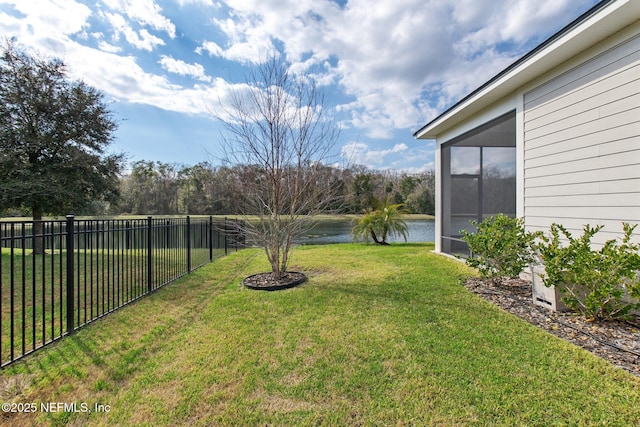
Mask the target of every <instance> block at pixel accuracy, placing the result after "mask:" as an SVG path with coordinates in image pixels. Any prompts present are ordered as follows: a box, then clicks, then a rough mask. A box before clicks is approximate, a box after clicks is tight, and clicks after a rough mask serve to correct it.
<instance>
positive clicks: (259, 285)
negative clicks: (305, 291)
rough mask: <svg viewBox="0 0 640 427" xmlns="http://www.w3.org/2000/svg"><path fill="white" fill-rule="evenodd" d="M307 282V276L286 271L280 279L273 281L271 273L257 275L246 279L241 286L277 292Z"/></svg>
mask: <svg viewBox="0 0 640 427" xmlns="http://www.w3.org/2000/svg"><path fill="white" fill-rule="evenodd" d="M306 280H307V276H305V275H304V274H303V273H299V272H297V271H287V272H285V273H283V274H282V278H280V279H275V278H274V277H273V274H272V273H259V274H254V275H253V276H249V277H246V278H245V279H244V280H243V281H242V284H243V285H244V286H245V287H247V288H249V289H255V290H258V291H278V290H282V289H289V288H293V287H294V286H298V285H300V284H301V283H304V282H305V281H306Z"/></svg>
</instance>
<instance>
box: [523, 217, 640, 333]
mask: <svg viewBox="0 0 640 427" xmlns="http://www.w3.org/2000/svg"><path fill="white" fill-rule="evenodd" d="M635 228H636V226H635V225H634V226H631V225H629V224H626V223H624V224H623V229H624V236H623V238H622V240H621V241H620V242H619V241H618V240H617V239H612V240H609V241H607V242H606V243H605V244H604V245H603V246H602V248H601V249H599V250H595V249H593V248H592V243H591V240H592V238H593V236H594V235H595V234H596V233H598V232H599V231H600V230H601V229H602V226H600V225H599V226H596V227H591V226H589V225H585V226H584V230H583V234H582V236H581V237H579V238H574V237H573V236H572V235H571V233H569V231H567V229H566V228H564V227H563V226H561V225H558V224H553V225H552V226H551V237H550V238H548V237H545V238H543V240H542V243H540V244H538V245H537V246H536V247H537V250H538V251H539V253H540V256H541V258H542V261H543V262H544V267H545V274H544V276H543V280H544V284H545V286H552V285H553V286H555V287H557V288H558V290H559V291H560V293H561V294H562V295H563V296H562V300H563V301H564V302H565V303H566V304H567V306H569V307H570V308H571V309H573V310H575V311H577V312H579V313H582V314H583V315H584V316H585V317H587V318H588V319H591V320H595V321H601V320H608V319H615V318H623V317H624V316H625V315H627V314H628V313H629V311H630V310H633V309H636V308H640V304H637V303H630V302H628V301H625V299H624V297H625V294H626V293H628V294H629V295H631V296H632V297H635V298H638V297H640V278H639V276H638V271H639V270H640V254H639V253H638V249H639V245H638V244H634V243H632V242H631V235H632V233H633V230H634V229H635ZM563 241H565V242H568V243H565V244H563Z"/></svg>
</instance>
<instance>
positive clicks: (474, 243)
mask: <svg viewBox="0 0 640 427" xmlns="http://www.w3.org/2000/svg"><path fill="white" fill-rule="evenodd" d="M471 224H473V225H474V226H475V227H477V231H476V232H475V233H470V232H468V231H466V230H461V231H460V232H461V233H462V239H463V240H464V241H465V242H467V245H469V250H470V251H471V254H472V256H471V257H470V258H467V261H466V262H467V264H468V265H470V266H472V267H475V268H477V269H478V270H479V271H480V273H481V274H482V275H483V276H484V277H489V278H492V279H494V280H496V279H498V278H500V277H505V276H506V277H516V276H518V275H519V274H520V273H521V272H522V270H523V269H524V268H525V267H526V266H527V265H529V264H531V263H532V262H533V261H534V255H533V250H532V245H533V242H534V241H535V239H536V237H537V236H538V234H539V233H529V232H527V231H525V229H524V220H523V219H522V218H511V217H508V216H506V215H504V214H498V215H497V216H495V217H489V218H486V219H485V220H484V221H482V222H481V223H478V222H477V221H471Z"/></svg>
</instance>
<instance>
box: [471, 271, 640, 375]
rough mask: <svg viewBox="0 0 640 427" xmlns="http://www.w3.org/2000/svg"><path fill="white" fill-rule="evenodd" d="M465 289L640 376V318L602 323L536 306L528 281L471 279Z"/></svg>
mask: <svg viewBox="0 0 640 427" xmlns="http://www.w3.org/2000/svg"><path fill="white" fill-rule="evenodd" d="M465 287H466V288H467V289H469V290H470V291H471V292H474V293H476V294H479V295H481V296H482V297H483V298H484V299H486V300H487V301H490V302H492V303H494V304H496V305H497V306H499V307H501V308H502V309H503V310H506V311H508V312H510V313H512V314H514V315H516V316H518V317H520V318H522V319H524V320H526V321H528V322H529V323H531V324H533V325H535V326H538V327H540V328H542V329H544V330H546V331H548V332H550V333H552V334H554V335H556V336H558V337H560V338H562V339H565V340H567V341H569V342H571V343H573V344H575V345H577V346H580V347H582V348H584V349H586V350H588V351H590V352H592V353H593V354H595V355H597V356H599V357H601V358H603V359H605V360H607V361H609V362H610V363H612V364H614V365H616V366H618V367H620V368H622V369H624V370H626V371H628V372H630V373H632V374H634V375H637V376H640V318H638V317H635V318H634V319H632V320H630V321H628V322H627V321H611V322H601V323H598V322H589V321H587V320H585V318H584V317H583V316H580V315H577V314H575V313H565V312H556V311H552V310H549V309H547V308H544V307H540V306H538V305H535V304H533V300H532V291H531V282H529V281H526V280H520V279H506V280H502V281H501V283H499V284H497V285H494V284H493V283H492V282H491V281H490V280H487V279H481V278H471V279H467V281H466V282H465Z"/></svg>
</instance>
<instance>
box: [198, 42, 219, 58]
mask: <svg viewBox="0 0 640 427" xmlns="http://www.w3.org/2000/svg"><path fill="white" fill-rule="evenodd" d="M195 52H196V53H197V54H198V55H202V54H203V53H207V54H209V55H211V56H222V54H223V50H222V48H221V47H220V46H218V44H217V43H215V42H211V41H205V42H204V43H202V46H198V47H197V48H196V50H195Z"/></svg>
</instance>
